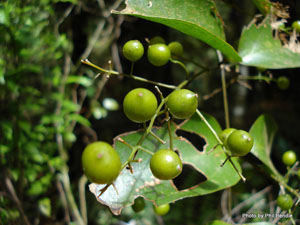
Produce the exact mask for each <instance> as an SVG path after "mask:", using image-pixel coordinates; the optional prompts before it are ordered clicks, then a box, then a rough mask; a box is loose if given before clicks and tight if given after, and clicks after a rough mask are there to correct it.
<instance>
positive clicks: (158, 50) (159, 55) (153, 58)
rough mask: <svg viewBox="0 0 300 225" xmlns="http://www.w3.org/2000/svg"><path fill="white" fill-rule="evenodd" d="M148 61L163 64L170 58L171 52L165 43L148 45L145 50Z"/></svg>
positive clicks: (157, 64) (156, 64)
mask: <svg viewBox="0 0 300 225" xmlns="http://www.w3.org/2000/svg"><path fill="white" fill-rule="evenodd" d="M147 56H148V60H149V62H150V63H151V64H152V65H154V66H163V65H165V64H167V63H168V62H169V60H170V58H171V52H170V49H169V48H168V46H166V45H165V44H154V45H150V46H149V48H148V52H147Z"/></svg>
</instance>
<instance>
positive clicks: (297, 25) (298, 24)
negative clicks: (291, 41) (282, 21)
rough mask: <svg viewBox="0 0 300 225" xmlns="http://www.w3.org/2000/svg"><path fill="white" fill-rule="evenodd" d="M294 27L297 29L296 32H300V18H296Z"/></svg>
mask: <svg viewBox="0 0 300 225" xmlns="http://www.w3.org/2000/svg"><path fill="white" fill-rule="evenodd" d="M292 27H293V29H295V30H296V32H298V33H300V20H296V21H294V22H293V23H292Z"/></svg>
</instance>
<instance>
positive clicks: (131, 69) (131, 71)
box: [129, 62, 134, 75]
mask: <svg viewBox="0 0 300 225" xmlns="http://www.w3.org/2000/svg"><path fill="white" fill-rule="evenodd" d="M133 68H134V62H131V67H130V74H129V75H132V74H133Z"/></svg>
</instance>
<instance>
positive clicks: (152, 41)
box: [149, 36, 166, 45]
mask: <svg viewBox="0 0 300 225" xmlns="http://www.w3.org/2000/svg"><path fill="white" fill-rule="evenodd" d="M155 44H166V41H165V40H164V39H163V38H162V37H161V36H155V37H153V38H151V39H150V41H149V45H155Z"/></svg>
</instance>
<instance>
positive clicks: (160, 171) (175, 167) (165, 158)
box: [150, 149, 182, 180]
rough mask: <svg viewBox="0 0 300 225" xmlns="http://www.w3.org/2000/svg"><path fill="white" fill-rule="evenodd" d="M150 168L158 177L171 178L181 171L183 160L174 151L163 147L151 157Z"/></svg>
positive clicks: (162, 178)
mask: <svg viewBox="0 0 300 225" xmlns="http://www.w3.org/2000/svg"><path fill="white" fill-rule="evenodd" d="M150 169H151V172H152V174H153V175H154V176H155V177H156V178H158V179H161V180H171V179H173V178H175V177H177V176H178V175H179V174H180V173H181V171H182V162H181V159H180V158H179V156H178V155H177V154H176V153H175V152H174V151H172V150H169V149H161V150H158V151H157V152H155V153H154V155H153V156H152V157H151V160H150Z"/></svg>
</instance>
